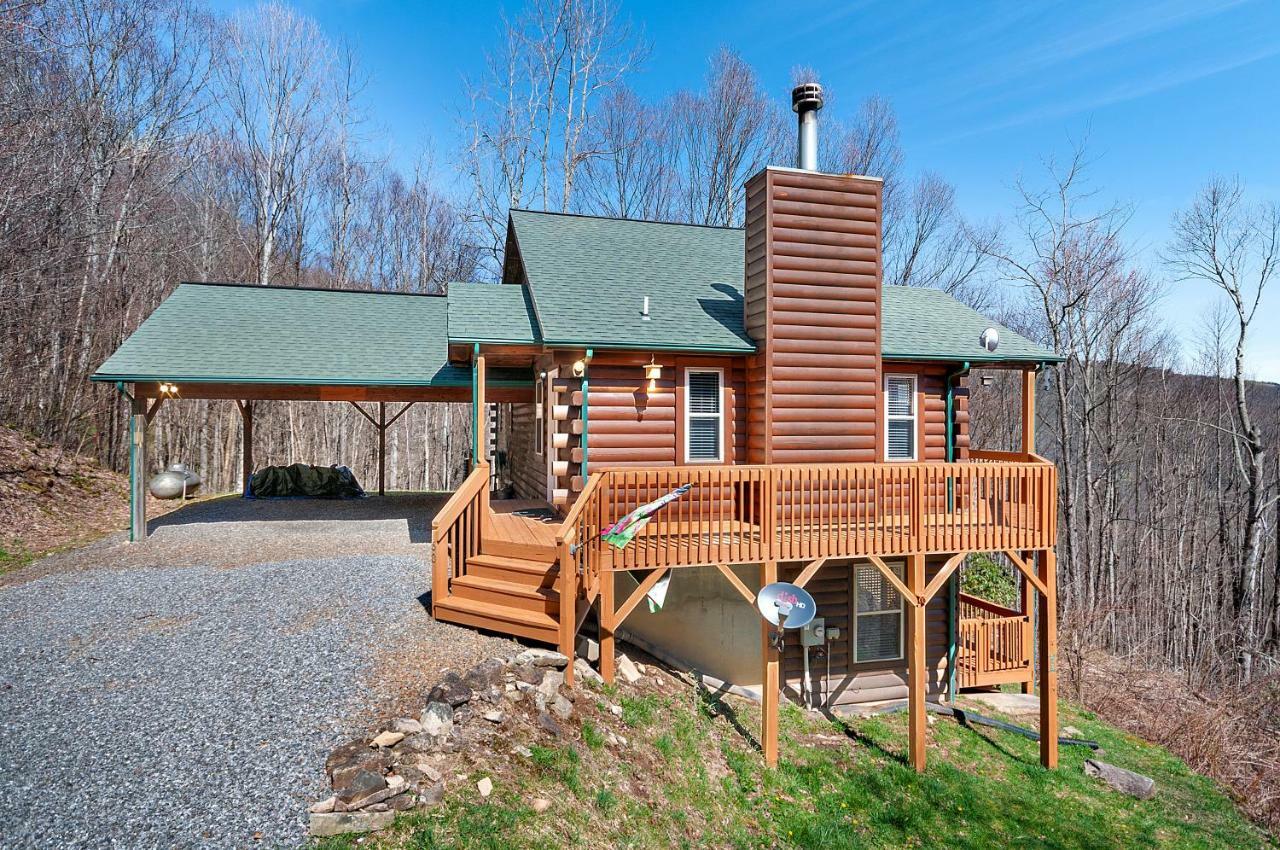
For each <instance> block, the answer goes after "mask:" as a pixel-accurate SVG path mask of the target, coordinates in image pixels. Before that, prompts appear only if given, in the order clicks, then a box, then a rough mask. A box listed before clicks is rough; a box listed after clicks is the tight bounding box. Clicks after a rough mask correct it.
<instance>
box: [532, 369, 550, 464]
mask: <svg viewBox="0 0 1280 850" xmlns="http://www.w3.org/2000/svg"><path fill="white" fill-rule="evenodd" d="M546 382H547V375H546V373H545V372H539V373H538V376H537V378H536V379H535V380H534V382H533V453H534V454H536V455H537V456H538V457H546V454H547V428H546V425H545V424H544V419H545V416H546V405H547V398H546Z"/></svg>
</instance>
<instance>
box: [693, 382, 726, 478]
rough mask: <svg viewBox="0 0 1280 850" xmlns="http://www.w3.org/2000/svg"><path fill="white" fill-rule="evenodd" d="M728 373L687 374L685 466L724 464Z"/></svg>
mask: <svg viewBox="0 0 1280 850" xmlns="http://www.w3.org/2000/svg"><path fill="white" fill-rule="evenodd" d="M723 385H724V372H722V371H721V370H719V369H688V370H686V371H685V373H684V405H685V418H684V459H685V462H702V463H708V462H710V463H719V462H721V461H723V460H724V445H723V443H724V386H723Z"/></svg>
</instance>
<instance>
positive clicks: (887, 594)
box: [853, 561, 903, 661]
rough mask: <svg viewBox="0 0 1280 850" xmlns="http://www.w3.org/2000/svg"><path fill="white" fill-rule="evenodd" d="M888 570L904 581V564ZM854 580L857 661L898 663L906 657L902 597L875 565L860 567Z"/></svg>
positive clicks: (854, 635)
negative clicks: (903, 648)
mask: <svg viewBox="0 0 1280 850" xmlns="http://www.w3.org/2000/svg"><path fill="white" fill-rule="evenodd" d="M885 566H887V567H888V568H889V569H890V570H892V571H893V573H894V575H896V576H898V577H899V578H901V577H902V571H903V565H902V562H901V561H899V562H897V563H893V562H886V563H885ZM853 576H854V579H853V580H854V618H853V643H854V656H853V660H854V661H896V660H898V659H899V658H901V657H902V597H901V596H899V595H898V591H896V590H894V587H893V585H892V584H890V583H889V580H888V579H887V578H885V577H884V574H883V573H881V572H880V571H879V570H878V569H876V568H875V567H873V566H872V565H871V564H859V565H858V568H857V569H856V570H854V573H853Z"/></svg>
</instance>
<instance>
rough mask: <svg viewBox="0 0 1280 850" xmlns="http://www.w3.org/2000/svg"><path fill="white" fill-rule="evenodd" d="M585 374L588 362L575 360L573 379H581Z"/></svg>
mask: <svg viewBox="0 0 1280 850" xmlns="http://www.w3.org/2000/svg"><path fill="white" fill-rule="evenodd" d="M585 374H587V361H585V360H575V361H574V363H573V377H575V378H581V377H582V376H583V375H585Z"/></svg>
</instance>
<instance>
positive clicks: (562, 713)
mask: <svg viewBox="0 0 1280 850" xmlns="http://www.w3.org/2000/svg"><path fill="white" fill-rule="evenodd" d="M551 713H552V714H554V715H555V716H556V717H559V718H560V719H561V720H568V719H569V718H570V717H572V716H573V703H571V702H569V701H568V700H567V699H565V698H564V697H559V696H558V697H556V698H555V701H554V702H552V703H551Z"/></svg>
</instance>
